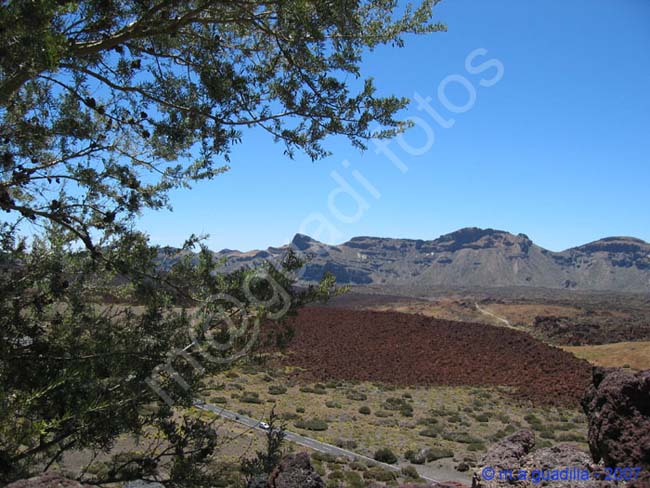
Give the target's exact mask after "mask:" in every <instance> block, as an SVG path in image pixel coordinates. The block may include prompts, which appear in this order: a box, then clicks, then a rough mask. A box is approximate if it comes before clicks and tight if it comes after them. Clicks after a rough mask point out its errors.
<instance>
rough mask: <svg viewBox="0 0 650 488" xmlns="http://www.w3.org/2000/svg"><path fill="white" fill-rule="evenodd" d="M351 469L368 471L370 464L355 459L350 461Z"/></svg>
mask: <svg viewBox="0 0 650 488" xmlns="http://www.w3.org/2000/svg"><path fill="white" fill-rule="evenodd" d="M350 469H354V470H355V471H368V466H366V465H365V464H364V463H362V462H360V461H353V462H351V463H350Z"/></svg>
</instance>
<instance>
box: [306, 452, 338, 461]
mask: <svg viewBox="0 0 650 488" xmlns="http://www.w3.org/2000/svg"><path fill="white" fill-rule="evenodd" d="M311 458H312V459H313V460H314V461H320V462H324V463H334V462H336V456H334V455H333V454H329V453H327V452H320V451H315V452H312V454H311Z"/></svg>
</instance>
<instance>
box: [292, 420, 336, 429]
mask: <svg viewBox="0 0 650 488" xmlns="http://www.w3.org/2000/svg"><path fill="white" fill-rule="evenodd" d="M293 425H295V426H296V427H298V428H299V429H304V430H314V431H323V430H327V427H328V426H327V422H325V421H324V420H321V419H309V420H297V421H296V422H294V424H293Z"/></svg>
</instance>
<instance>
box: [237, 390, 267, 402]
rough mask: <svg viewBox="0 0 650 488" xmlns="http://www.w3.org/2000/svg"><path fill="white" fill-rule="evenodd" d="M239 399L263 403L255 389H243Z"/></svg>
mask: <svg viewBox="0 0 650 488" xmlns="http://www.w3.org/2000/svg"><path fill="white" fill-rule="evenodd" d="M239 399H240V400H241V401H242V402H244V403H257V404H260V403H264V400H262V399H261V398H260V394H259V393H257V392H256V391H245V392H244V393H242V395H241V397H240V398H239Z"/></svg>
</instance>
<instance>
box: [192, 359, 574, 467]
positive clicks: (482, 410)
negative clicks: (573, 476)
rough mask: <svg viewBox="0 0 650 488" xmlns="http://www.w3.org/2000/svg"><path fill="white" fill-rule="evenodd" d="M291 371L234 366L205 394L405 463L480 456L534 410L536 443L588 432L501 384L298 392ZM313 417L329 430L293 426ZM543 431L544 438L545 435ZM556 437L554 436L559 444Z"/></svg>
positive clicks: (563, 413)
mask: <svg viewBox="0 0 650 488" xmlns="http://www.w3.org/2000/svg"><path fill="white" fill-rule="evenodd" d="M269 373H270V376H269ZM288 373H289V372H288V371H280V370H275V371H269V370H268V369H266V370H262V369H260V370H259V372H257V373H254V372H253V371H251V370H250V369H248V368H246V369H244V368H237V369H235V370H234V371H231V372H230V373H229V374H227V375H224V376H221V377H215V378H212V380H211V381H210V383H211V384H212V385H213V386H214V387H215V388H214V389H213V390H212V391H210V392H206V393H207V394H206V395H205V397H204V399H205V401H207V402H214V401H215V400H217V401H219V400H218V399H219V398H221V401H224V400H225V401H226V403H225V404H223V406H224V407H225V408H227V409H228V410H231V411H236V412H237V411H239V412H241V413H245V414H247V415H250V416H252V417H254V418H258V419H263V418H266V417H267V416H268V413H269V412H270V410H271V407H272V405H273V404H275V411H276V413H279V414H280V415H282V416H290V417H292V418H291V419H290V420H287V429H288V430H293V431H296V432H299V433H302V434H305V435H308V436H310V437H313V438H315V439H318V440H321V441H323V442H327V443H331V444H336V443H337V441H338V440H340V439H352V440H354V441H356V443H357V447H356V448H355V449H354V450H355V451H356V452H358V453H360V454H364V455H366V456H372V455H373V453H374V452H375V451H376V450H377V449H379V448H382V447H389V448H391V449H392V450H393V452H395V453H396V454H397V455H398V456H399V457H400V458H401V460H402V462H403V454H404V452H405V451H407V450H418V449H421V448H423V447H434V448H447V449H451V450H452V451H453V453H454V459H453V460H452V459H447V460H446V461H447V465H448V467H449V468H452V467H453V466H455V465H456V464H457V463H458V462H459V461H460V460H463V459H465V458H467V459H473V460H476V459H477V458H478V457H479V456H480V455H481V454H482V452H484V450H485V449H486V447H487V446H489V444H491V443H492V442H493V441H494V440H495V439H496V438H498V437H499V436H503V435H504V434H503V432H504V430H506V429H512V430H518V429H520V428H530V427H531V425H530V424H529V422H528V421H527V420H526V418H525V417H526V416H527V415H530V414H533V415H534V416H535V417H537V418H538V419H540V421H541V423H540V424H538V425H536V426H535V428H536V430H539V431H538V432H537V440H538V445H541V446H543V445H553V444H555V443H556V442H560V441H561V436H565V435H569V434H570V435H572V436H574V437H575V438H576V439H584V435H585V430H586V422H585V421H584V418H583V416H582V414H581V413H580V412H578V411H573V410H567V409H558V408H532V407H530V406H529V405H516V404H513V402H512V399H511V398H510V397H509V396H507V395H505V394H504V393H503V392H501V391H500V390H499V389H497V388H483V387H430V388H401V387H398V388H394V387H390V386H385V385H380V384H373V383H353V382H336V383H334V382H333V383H327V384H324V385H321V386H320V387H319V388H316V389H317V390H319V391H320V393H313V392H310V391H304V390H305V389H304V388H303V391H301V385H300V384H298V383H295V382H293V381H292V379H291V375H290V374H288ZM270 385H282V386H284V387H286V388H287V391H286V393H283V394H279V395H271V394H269V386H270ZM303 386H304V385H303ZM310 386H311V387H312V389H313V388H314V385H310ZM323 387H326V388H323ZM244 392H253V393H257V395H258V398H259V403H247V402H246V401H244V400H243V394H244ZM350 393H356V394H360V395H362V397H363V396H365V399H363V400H352V399H350ZM388 398H397V399H402V400H404V401H405V402H406V403H408V404H409V405H410V406H411V407H412V413H413V415H412V416H404V415H403V414H402V413H401V412H400V411H394V410H390V409H388V408H387V407H386V405H387V404H386V400H387V399H388ZM361 406H367V407H369V408H370V411H371V413H370V414H369V415H363V414H361V413H360V412H359V408H360V407H361ZM378 412H379V413H380V416H378V415H377V413H378ZM314 418H318V419H322V420H325V421H327V423H328V429H327V430H325V431H305V430H302V429H300V428H298V427H296V426H295V422H296V420H299V419H304V420H309V419H314ZM431 418H433V419H435V422H436V423H435V427H436V428H439V429H440V431H439V433H438V435H437V436H435V437H426V436H423V435H420V432H421V431H422V430H424V429H425V428H426V426H425V425H423V422H424V421H425V420H426V419H431ZM512 430H510V431H512ZM542 430H545V431H546V432H545V434H546V435H541V433H542ZM454 434H456V435H465V436H470V437H471V438H472V439H473V440H472V441H467V440H465V441H456V440H453V439H452V437H451V436H453V435H454ZM553 435H557V441H556V440H555V439H554V438H553Z"/></svg>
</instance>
